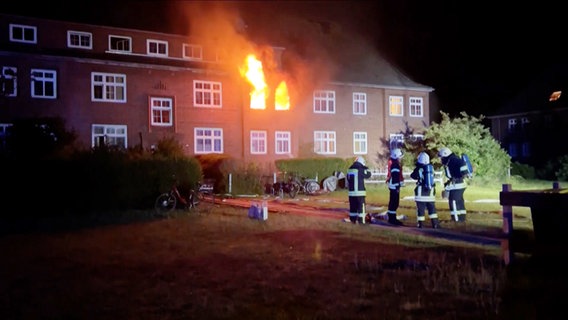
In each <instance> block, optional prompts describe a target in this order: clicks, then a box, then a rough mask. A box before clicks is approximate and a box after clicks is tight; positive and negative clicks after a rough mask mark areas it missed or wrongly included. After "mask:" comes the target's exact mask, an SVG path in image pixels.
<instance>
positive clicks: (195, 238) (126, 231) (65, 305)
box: [0, 188, 565, 319]
mask: <svg viewBox="0 0 568 320" xmlns="http://www.w3.org/2000/svg"><path fill="white" fill-rule="evenodd" d="M408 189H410V188H408ZM474 190H475V189H474V188H472V189H470V190H468V191H466V194H468V193H469V196H470V197H471V196H473V195H474V194H476V192H475V191H474ZM375 193H377V194H375ZM381 193H383V192H382V191H380V189H377V190H374V191H373V190H371V191H370V197H369V198H370V199H371V200H372V201H377V202H376V203H375V204H376V205H377V206H380V205H385V204H384V203H383V202H380V201H382V200H380V197H381V196H382V195H380V194H381ZM495 196H496V197H498V194H496V195H495ZM375 197H376V198H375ZM341 201H346V194H343V193H342V191H338V192H333V193H331V194H329V195H326V196H318V198H317V199H309V200H301V201H297V202H299V203H300V204H301V205H307V206H312V205H317V204H318V203H320V204H321V203H326V204H330V206H332V205H331V204H333V205H335V206H342V205H343V203H342V202H341ZM472 201H473V200H472ZM403 204H404V205H405V206H406V207H408V208H405V210H408V211H409V212H412V202H409V203H408V204H407V203H406V202H403ZM438 207H439V208H440V209H442V208H443V207H444V206H443V202H441V203H440V205H439V206H438ZM468 210H471V218H468V219H469V220H468V225H469V224H471V225H472V228H473V226H477V228H482V227H483V226H484V225H491V224H492V223H488V222H487V221H486V220H491V219H493V218H497V217H498V211H499V208H498V206H495V207H494V208H486V209H484V210H487V211H477V203H475V202H471V203H468ZM442 213H443V212H442ZM487 216H489V217H491V219H487ZM496 220H498V219H496ZM470 221H471V222H470ZM30 223H31V221H28V222H27V224H26V225H25V226H24V225H17V226H16V225H12V226H11V227H12V228H8V227H5V228H4V231H5V232H3V233H2V235H1V237H0V252H2V254H1V256H0V257H1V259H2V261H3V266H2V268H1V271H0V318H2V319H512V318H522V319H539V318H542V316H543V315H545V316H546V315H551V314H553V313H550V314H549V312H552V311H550V310H553V309H551V308H550V307H551V306H553V305H555V304H553V303H552V302H554V303H557V302H558V300H557V299H554V297H556V296H558V297H562V296H563V295H562V292H563V291H562V290H564V289H565V288H564V287H563V286H562V285H560V286H559V285H558V281H560V283H562V281H563V280H564V279H565V276H563V274H564V273H563V272H560V270H559V271H558V272H557V273H556V275H555V277H554V278H553V279H551V278H549V277H546V276H543V275H542V272H541V271H542V270H546V272H547V273H549V272H550V268H549V266H548V265H547V266H546V268H542V269H541V267H540V266H539V265H536V264H535V263H534V262H532V261H531V260H530V259H527V261H528V262H527V263H519V264H515V265H512V266H505V265H504V264H503V262H502V260H501V256H500V250H499V248H494V247H484V246H466V245H464V244H463V243H457V242H452V241H448V240H444V239H437V238H430V237H423V236H416V235H415V236H412V235H409V234H404V233H400V232H397V231H396V230H391V229H384V230H383V229H380V228H375V227H372V226H358V225H352V224H349V223H338V221H337V220H334V219H322V218H317V217H309V216H308V217H306V216H296V215H290V214H278V213H273V214H271V215H270V217H269V219H268V220H267V221H257V220H251V219H249V218H248V217H247V210H246V209H244V208H235V207H230V206H222V205H216V206H214V207H213V208H212V209H211V211H210V212H208V213H200V212H197V211H192V212H189V213H188V212H184V211H176V212H175V213H174V214H172V215H170V216H169V217H168V218H165V219H156V218H155V217H154V216H153V213H152V212H151V211H141V212H122V213H112V214H110V213H107V214H101V215H94V216H90V217H82V218H76V219H73V220H71V219H69V218H67V219H65V220H62V219H44V220H42V221H41V222H40V223H38V222H37V221H36V224H35V225H33V226H31V227H30V226H29V224H30ZM448 226H449V224H448ZM7 231H11V232H7ZM470 231H471V230H470ZM520 258H522V257H520ZM520 260H521V259H520ZM533 292H538V295H536V294H534V293H533ZM558 299H559V298H558ZM548 302H550V303H548ZM559 305H561V304H559Z"/></svg>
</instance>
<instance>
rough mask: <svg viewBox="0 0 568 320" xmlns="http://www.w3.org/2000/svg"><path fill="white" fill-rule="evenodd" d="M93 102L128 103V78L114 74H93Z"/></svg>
mask: <svg viewBox="0 0 568 320" xmlns="http://www.w3.org/2000/svg"><path fill="white" fill-rule="evenodd" d="M91 100H92V101H101V102H126V76H125V75H123V74H114V73H100V72H92V73H91Z"/></svg>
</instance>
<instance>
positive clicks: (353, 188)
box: [347, 161, 371, 197]
mask: <svg viewBox="0 0 568 320" xmlns="http://www.w3.org/2000/svg"><path fill="white" fill-rule="evenodd" d="M370 177H371V170H369V168H368V167H367V166H365V165H363V164H361V163H359V162H358V161H355V162H353V164H352V165H351V167H349V169H348V170H347V184H348V185H349V191H348V196H350V197H364V196H366V195H367V191H366V189H365V179H369V178H370Z"/></svg>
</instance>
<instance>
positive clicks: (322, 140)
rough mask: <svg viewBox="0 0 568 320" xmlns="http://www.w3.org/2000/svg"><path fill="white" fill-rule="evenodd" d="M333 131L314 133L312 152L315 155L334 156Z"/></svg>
mask: <svg viewBox="0 0 568 320" xmlns="http://www.w3.org/2000/svg"><path fill="white" fill-rule="evenodd" d="M335 147H336V142H335V131H314V152H315V153H317V154H335V153H336V150H335Z"/></svg>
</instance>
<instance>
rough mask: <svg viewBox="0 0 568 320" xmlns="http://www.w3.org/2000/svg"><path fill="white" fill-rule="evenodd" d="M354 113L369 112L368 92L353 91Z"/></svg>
mask: <svg viewBox="0 0 568 320" xmlns="http://www.w3.org/2000/svg"><path fill="white" fill-rule="evenodd" d="M353 114H356V115H366V114H367V94H366V93H364V92H353Z"/></svg>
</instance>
